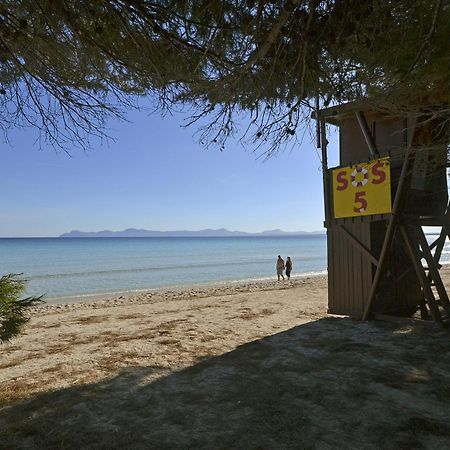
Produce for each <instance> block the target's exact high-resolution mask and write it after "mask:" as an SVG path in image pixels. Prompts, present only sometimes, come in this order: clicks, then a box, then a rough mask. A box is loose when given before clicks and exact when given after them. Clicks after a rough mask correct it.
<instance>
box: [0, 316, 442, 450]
mask: <svg viewBox="0 0 450 450" xmlns="http://www.w3.org/2000/svg"><path fill="white" fill-rule="evenodd" d="M449 337H450V336H449V335H448V333H447V332H444V331H432V330H429V329H426V330H425V329H421V328H407V329H405V328H399V327H395V326H394V325H391V324H381V323H375V322H371V323H361V322H359V323H358V322H352V321H351V320H350V319H342V318H326V319H322V320H318V321H316V322H313V323H308V324H306V325H302V326H298V327H295V328H292V329H290V330H288V331H286V332H283V333H279V334H276V335H273V336H269V337H266V338H264V339H260V340H257V341H254V342H250V343H247V344H245V345H242V346H240V347H238V348H236V349H235V350H234V351H232V352H229V353H226V354H223V355H220V356H217V357H213V358H208V359H205V360H202V361H200V362H198V363H197V364H195V365H194V366H191V367H189V368H186V369H183V370H180V371H173V372H168V373H166V372H167V371H166V372H164V369H162V368H158V367H131V368H127V369H125V370H122V371H121V372H120V373H119V374H118V375H117V376H115V377H114V378H111V379H108V380H102V381H101V382H99V383H95V384H91V385H82V386H76V387H73V388H68V389H62V390H60V391H56V392H51V393H45V394H40V395H37V396H35V397H33V398H31V399H29V400H25V401H21V402H17V403H15V404H12V405H9V406H8V407H4V408H3V409H2V410H0V430H1V433H0V434H1V438H0V447H1V448H45V449H48V448H83V449H85V448H95V449H98V448H108V449H110V448H123V449H125V448H143V449H144V448H145V449H165V448H179V449H291V448H292V449H294V448H295V449H297V448H298V449H303V448H324V449H327V448H329V449H336V448H373V449H400V448H404V449H406V448H408V449H413V448H433V449H436V448H449V446H450V339H449Z"/></svg>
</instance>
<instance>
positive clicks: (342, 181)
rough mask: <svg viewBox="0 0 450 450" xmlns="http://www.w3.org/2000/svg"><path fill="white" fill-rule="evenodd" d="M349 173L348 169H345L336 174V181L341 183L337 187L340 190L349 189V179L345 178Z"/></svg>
mask: <svg viewBox="0 0 450 450" xmlns="http://www.w3.org/2000/svg"><path fill="white" fill-rule="evenodd" d="M346 175H347V171H346V170H343V171H341V172H339V173H338V174H337V175H336V181H337V182H338V183H340V184H338V186H337V187H336V189H337V190H338V191H344V190H345V189H347V186H348V180H347V178H344V177H345V176H346Z"/></svg>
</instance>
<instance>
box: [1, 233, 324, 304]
mask: <svg viewBox="0 0 450 450" xmlns="http://www.w3.org/2000/svg"><path fill="white" fill-rule="evenodd" d="M277 255H282V257H283V258H284V259H286V257H287V256H290V257H291V259H292V261H293V275H296V276H299V275H300V274H301V275H307V274H311V275H312V274H320V273H325V271H326V237H325V235H305V236H295V237H290V236H289V237H285V236H283V237H256V236H255V237H253V236H252V237H247V236H245V237H162V238H151V237H150V238H122V237H121V238H8V239H6V238H3V239H0V275H1V274H7V273H21V274H23V277H24V278H25V279H26V280H28V283H27V285H28V288H27V294H28V295H41V294H45V298H46V300H53V299H59V300H63V299H64V298H66V299H68V300H69V299H70V300H71V301H72V300H77V299H78V300H86V299H89V297H91V296H98V295H99V294H101V295H103V294H105V295H107V294H116V293H125V292H126V293H128V292H139V291H146V290H153V289H160V288H170V287H174V288H175V287H176V288H181V287H192V286H200V285H208V284H220V283H229V282H239V281H247V280H264V279H274V278H276V269H275V266H276V259H277Z"/></svg>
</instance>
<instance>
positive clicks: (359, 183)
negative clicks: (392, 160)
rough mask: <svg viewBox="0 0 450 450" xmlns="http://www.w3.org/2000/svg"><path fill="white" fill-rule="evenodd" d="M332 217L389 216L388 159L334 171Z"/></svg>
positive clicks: (389, 178)
mask: <svg viewBox="0 0 450 450" xmlns="http://www.w3.org/2000/svg"><path fill="white" fill-rule="evenodd" d="M332 173H333V206H334V217H335V218H336V219H338V218H340V217H357V216H369V215H371V214H384V213H389V212H391V171H390V165H389V158H380V159H377V160H374V161H370V162H369V163H362V164H356V165H355V166H351V167H340V168H338V169H333V171H332Z"/></svg>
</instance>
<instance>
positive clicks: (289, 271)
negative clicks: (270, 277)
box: [286, 256, 292, 280]
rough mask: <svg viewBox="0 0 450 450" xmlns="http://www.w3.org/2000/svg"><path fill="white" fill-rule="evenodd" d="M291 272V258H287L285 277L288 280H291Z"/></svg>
mask: <svg viewBox="0 0 450 450" xmlns="http://www.w3.org/2000/svg"><path fill="white" fill-rule="evenodd" d="M291 272H292V260H291V257H290V256H288V257H287V259H286V276H287V279H288V280H289V279H290V278H291Z"/></svg>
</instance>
